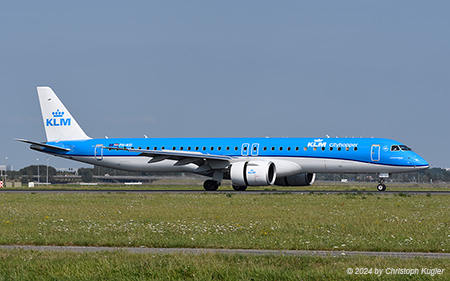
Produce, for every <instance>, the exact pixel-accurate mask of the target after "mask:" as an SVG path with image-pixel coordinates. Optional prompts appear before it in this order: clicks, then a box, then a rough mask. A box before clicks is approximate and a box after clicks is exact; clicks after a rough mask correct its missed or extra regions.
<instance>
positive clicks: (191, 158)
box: [102, 146, 233, 169]
mask: <svg viewBox="0 0 450 281" xmlns="http://www.w3.org/2000/svg"><path fill="white" fill-rule="evenodd" d="M102 148H103V149H108V150H122V151H129V152H137V153H140V155H141V156H147V157H151V158H152V159H151V160H150V161H148V163H155V162H159V161H162V160H166V159H171V160H178V162H177V163H176V164H175V165H176V166H182V165H187V164H190V163H194V164H196V165H198V166H199V167H200V166H202V165H204V164H206V162H208V164H209V166H211V168H213V169H214V166H216V167H220V168H225V167H226V166H228V164H230V162H231V160H232V159H233V158H232V157H229V156H224V155H213V154H205V153H201V152H193V151H178V150H177V151H175V150H145V149H132V148H125V147H106V146H104V147H102ZM213 163H214V164H213ZM211 164H213V165H211Z"/></svg>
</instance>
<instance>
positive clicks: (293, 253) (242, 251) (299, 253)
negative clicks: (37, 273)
mask: <svg viewBox="0 0 450 281" xmlns="http://www.w3.org/2000/svg"><path fill="white" fill-rule="evenodd" d="M0 249H1V250H15V249H22V250H33V251H57V252H77V253H90V252H91V253H92V252H102V251H107V252H114V251H126V252H129V253H135V254H174V253H183V254H193V255H199V254H208V253H209V254H239V255H283V256H319V257H345V256H371V257H396V258H416V257H423V258H450V253H419V252H413V253H409V252H367V251H306V250H253V249H205V248H199V249H195V248H145V247H140V248H128V247H81V246H28V245H1V246H0Z"/></svg>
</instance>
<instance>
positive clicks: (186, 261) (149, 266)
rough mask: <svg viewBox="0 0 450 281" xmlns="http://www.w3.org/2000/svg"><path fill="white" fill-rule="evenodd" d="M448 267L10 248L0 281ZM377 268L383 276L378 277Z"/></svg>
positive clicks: (340, 274)
mask: <svg viewBox="0 0 450 281" xmlns="http://www.w3.org/2000/svg"><path fill="white" fill-rule="evenodd" d="M448 264H449V261H448V260H445V259H424V258H415V259H398V258H375V257H338V258H336V257H292V256H242V255H219V254H202V255H184V254H171V255H159V254H157V255H152V254H130V253H125V252H100V253H67V252H64V253H61V252H34V251H23V250H13V251H8V250H6V251H0V280H61V279H63V280H149V279H150V280H361V279H362V280H382V279H383V280H384V279H387V278H388V279H389V280H405V279H408V280H448V279H449V278H450V272H449V269H448ZM349 268H350V269H352V271H353V273H352V274H349V273H347V270H348V269H349ZM370 269H372V270H370ZM395 269H397V270H398V269H406V270H409V271H406V270H405V271H403V272H404V273H408V274H398V273H397V274H394V273H395V271H393V270H395ZM436 269H438V270H440V273H441V274H437V273H438V271H437V270H436ZM375 270H377V271H378V272H379V271H380V270H383V272H382V273H381V274H380V275H379V277H378V275H376V274H375ZM358 273H362V274H358Z"/></svg>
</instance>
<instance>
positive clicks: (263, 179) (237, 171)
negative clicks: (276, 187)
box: [230, 161, 276, 186]
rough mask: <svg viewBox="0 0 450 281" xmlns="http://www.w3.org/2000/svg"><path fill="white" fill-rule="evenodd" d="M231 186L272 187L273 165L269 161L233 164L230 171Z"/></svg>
mask: <svg viewBox="0 0 450 281" xmlns="http://www.w3.org/2000/svg"><path fill="white" fill-rule="evenodd" d="M230 178H231V182H232V183H233V185H237V186H254V185H272V184H274V183H275V179H276V168H275V164H274V163H273V162H271V161H246V162H236V163H233V165H232V166H231V169H230Z"/></svg>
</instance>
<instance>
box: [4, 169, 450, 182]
mask: <svg viewBox="0 0 450 281" xmlns="http://www.w3.org/2000/svg"><path fill="white" fill-rule="evenodd" d="M38 170H39V172H38ZM3 173H4V171H3ZM38 173H39V180H40V182H45V181H46V179H47V166H45V165H39V166H37V165H32V166H28V167H25V168H23V169H20V170H19V171H8V174H7V179H8V181H20V182H22V183H28V182H30V181H37V180H38ZM68 174H70V175H73V174H76V175H79V176H81V179H82V181H83V182H92V181H93V177H94V176H104V175H110V176H175V177H176V176H180V177H181V176H183V175H184V174H183V173H146V172H128V171H122V170H116V169H110V168H104V167H99V166H94V168H80V169H78V170H74V171H73V172H72V173H71V172H67V171H64V172H57V171H56V169H55V168H53V167H51V166H49V167H48V180H49V182H50V183H52V182H53V181H54V177H55V176H56V175H68ZM2 175H3V177H2V180H4V174H2ZM342 179H348V180H350V181H352V180H353V181H361V182H364V181H367V182H370V181H376V180H378V176H377V174H317V180H324V181H341V180H342ZM389 180H390V181H395V182H419V183H429V182H433V183H439V182H450V171H447V170H446V169H442V168H431V169H427V170H425V171H420V172H412V173H399V174H392V175H391V177H390V178H389Z"/></svg>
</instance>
